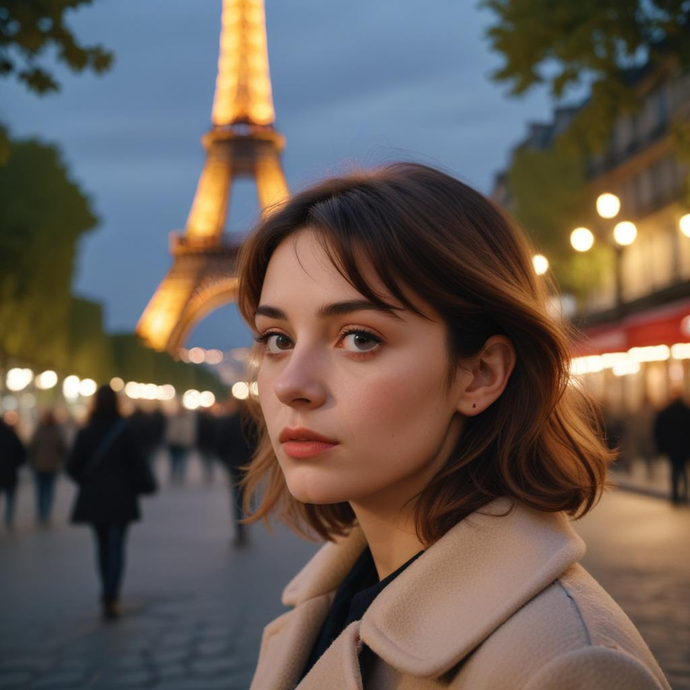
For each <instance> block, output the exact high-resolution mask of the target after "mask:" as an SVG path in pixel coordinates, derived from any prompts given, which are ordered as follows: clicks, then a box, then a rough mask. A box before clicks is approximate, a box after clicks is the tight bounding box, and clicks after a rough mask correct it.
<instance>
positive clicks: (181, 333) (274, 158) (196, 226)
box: [137, 0, 288, 351]
mask: <svg viewBox="0 0 690 690" xmlns="http://www.w3.org/2000/svg"><path fill="white" fill-rule="evenodd" d="M212 121H213V126H212V128H211V130H210V131H209V132H207V133H206V134H205V135H204V137H203V138H202V142H203V144H204V148H205V149H206V163H205V165H204V169H203V171H202V173H201V178H200V179H199V184H198V186H197V190H196V195H195V196H194V201H193V202H192V208H191V211H190V212H189V217H188V218H187V226H186V228H185V230H184V232H182V233H171V236H170V252H171V254H172V256H173V265H172V268H171V269H170V271H169V272H168V274H167V275H166V276H165V278H164V279H163V281H162V282H161V284H160V286H159V287H158V290H156V293H155V294H154V296H153V298H152V299H151V301H150V302H149V304H148V306H147V307H146V309H145V311H144V313H143V315H142V317H141V319H140V320H139V324H138V326H137V332H138V333H139V334H140V335H141V336H142V337H143V338H144V339H145V340H146V341H147V342H148V344H149V345H150V346H151V347H153V348H155V349H157V350H169V351H173V350H175V349H176V348H178V347H180V346H181V345H182V344H183V343H184V342H185V339H186V338H187V336H188V334H189V333H190V332H191V330H192V329H193V328H194V326H195V325H196V324H197V323H198V322H199V321H200V320H201V319H203V318H204V317H205V316H206V315H207V314H209V313H210V312H212V311H213V310H215V309H217V308H218V307H220V306H222V305H224V304H228V303H229V302H232V301H233V300H234V298H235V291H236V287H237V280H236V277H235V272H234V267H235V259H236V257H237V251H238V249H239V244H238V242H237V240H234V241H233V240H232V239H231V238H230V237H229V236H224V235H223V229H224V227H225V222H226V218H227V215H228V199H229V197H230V189H231V187H232V184H233V182H234V180H236V179H237V178H239V177H249V178H252V179H253V180H254V181H255V183H256V189H257V194H258V197H259V205H260V206H261V208H263V209H265V208H266V207H267V206H269V205H270V204H271V203H274V202H276V201H279V200H280V199H282V198H284V197H285V196H286V195H287V193H288V189H287V184H286V182H285V176H284V174H283V170H282V167H281V165H280V152H281V151H282V149H283V147H284V145H285V139H284V138H283V137H282V136H281V135H280V134H278V132H276V130H275V129H274V127H273V123H274V121H275V112H274V110H273V98H272V95H271V78H270V75H269V71H268V49H267V46H266V18H265V14H264V3H263V0H223V14H222V28H221V34H220V58H219V60H218V77H217V80H216V92H215V97H214V100H213V117H212Z"/></svg>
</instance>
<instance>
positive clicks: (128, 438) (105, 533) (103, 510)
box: [67, 385, 155, 618]
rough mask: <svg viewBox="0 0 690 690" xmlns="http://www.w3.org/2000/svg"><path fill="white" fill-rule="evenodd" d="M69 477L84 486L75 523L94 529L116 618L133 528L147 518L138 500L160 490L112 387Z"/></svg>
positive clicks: (99, 400) (74, 454)
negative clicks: (155, 489)
mask: <svg viewBox="0 0 690 690" xmlns="http://www.w3.org/2000/svg"><path fill="white" fill-rule="evenodd" d="M67 472H68V473H69V474H70V476H71V477H72V478H73V479H74V480H75V481H76V482H77V484H79V493H78V495H77V499H76V502H75V505H74V509H73V512H72V522H75V523H86V524H90V525H91V526H92V527H93V531H94V536H95V540H96V550H97V562H98V572H99V575H100V579H101V586H102V590H101V603H102V607H103V615H104V616H105V617H106V618H115V617H117V615H118V613H119V608H118V602H119V598H120V586H121V583H122V577H123V573H124V565H125V540H126V536H127V528H128V526H129V523H130V522H133V521H136V520H139V519H140V518H141V512H140V510H139V502H138V500H137V494H138V493H151V492H152V491H153V489H154V488H155V485H154V484H153V477H152V475H151V474H150V469H149V466H148V463H147V461H146V458H145V457H144V455H143V453H142V452H141V449H140V448H139V446H138V445H137V442H136V436H135V435H134V433H133V430H132V428H131V426H130V425H129V424H128V422H127V420H125V419H123V418H122V415H121V413H120V410H119V405H118V398H117V394H116V393H115V391H113V389H112V388H110V386H107V385H106V386H101V388H99V389H98V391H97V393H96V395H95V397H94V400H93V406H92V409H91V414H90V417H89V420H88V423H87V425H86V427H85V428H83V429H82V430H81V431H79V433H78V434H77V439H76V442H75V444H74V447H73V449H72V451H71V453H70V456H69V459H68V462H67Z"/></svg>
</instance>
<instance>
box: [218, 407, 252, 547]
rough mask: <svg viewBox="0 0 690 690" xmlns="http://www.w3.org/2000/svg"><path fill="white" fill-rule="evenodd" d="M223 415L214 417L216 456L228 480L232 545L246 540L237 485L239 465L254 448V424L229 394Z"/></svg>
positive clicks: (250, 457) (238, 486) (241, 492)
mask: <svg viewBox="0 0 690 690" xmlns="http://www.w3.org/2000/svg"><path fill="white" fill-rule="evenodd" d="M225 410H226V412H227V414H225V415H223V416H221V417H219V418H218V420H217V423H216V425H217V433H216V455H217V456H218V457H219V458H220V460H221V462H222V463H223V465H224V466H225V468H226V470H227V472H228V478H229V480H230V500H231V510H232V516H233V520H234V525H235V536H234V538H233V541H232V543H233V546H244V545H245V544H246V543H247V528H246V527H245V525H244V524H243V523H242V522H240V521H241V520H242V519H243V518H244V509H243V501H244V491H243V487H242V485H241V484H240V481H241V479H242V476H243V471H242V467H243V466H245V465H247V464H248V463H249V461H250V460H251V459H252V456H253V455H254V451H255V450H256V433H257V429H256V425H255V423H254V421H253V419H252V418H251V417H250V416H249V415H248V414H247V412H246V410H245V409H244V406H243V405H242V403H241V402H240V401H239V400H237V399H236V398H234V397H230V398H229V399H228V400H227V402H226V403H225Z"/></svg>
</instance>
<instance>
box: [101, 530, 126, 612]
mask: <svg viewBox="0 0 690 690" xmlns="http://www.w3.org/2000/svg"><path fill="white" fill-rule="evenodd" d="M93 529H94V533H95V535H96V553H97V557H98V558H97V561H98V573H99V575H100V577H101V585H102V592H101V599H102V600H103V601H116V600H117V599H118V597H119V594H120V584H121V582H122V574H123V572H124V568H125V537H126V536H127V525H126V524H112V523H103V522H98V523H95V524H94V525H93Z"/></svg>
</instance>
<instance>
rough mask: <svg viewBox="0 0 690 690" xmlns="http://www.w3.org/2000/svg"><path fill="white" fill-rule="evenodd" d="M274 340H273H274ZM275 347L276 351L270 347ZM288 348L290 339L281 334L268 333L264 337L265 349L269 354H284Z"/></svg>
mask: <svg viewBox="0 0 690 690" xmlns="http://www.w3.org/2000/svg"><path fill="white" fill-rule="evenodd" d="M274 338H275V340H274ZM273 345H275V347H276V349H273V348H272V346H273ZM289 347H290V338H288V337H287V336H286V335H283V334H282V333H269V334H267V336H266V349H267V350H268V351H269V352H270V353H271V354H274V355H275V354H278V353H280V352H285V350H287V349H289Z"/></svg>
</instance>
